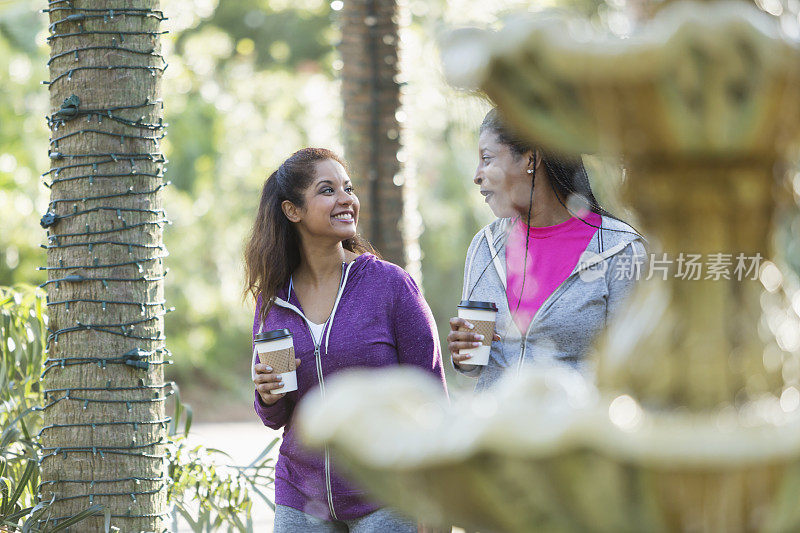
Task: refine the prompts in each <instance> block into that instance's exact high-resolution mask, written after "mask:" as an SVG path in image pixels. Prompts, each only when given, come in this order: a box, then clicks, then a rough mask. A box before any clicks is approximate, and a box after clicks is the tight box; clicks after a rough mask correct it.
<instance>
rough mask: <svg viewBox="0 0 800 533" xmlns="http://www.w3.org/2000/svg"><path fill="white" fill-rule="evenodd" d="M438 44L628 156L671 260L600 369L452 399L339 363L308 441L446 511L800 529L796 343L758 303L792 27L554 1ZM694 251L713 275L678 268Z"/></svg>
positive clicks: (310, 418)
mask: <svg viewBox="0 0 800 533" xmlns="http://www.w3.org/2000/svg"><path fill="white" fill-rule="evenodd" d="M444 59H445V67H446V71H447V72H448V75H449V77H450V79H451V81H452V82H453V83H455V84H458V85H468V86H477V87H480V88H481V89H483V90H485V91H486V92H487V93H488V94H489V96H490V97H491V98H492V99H493V100H494V101H495V102H497V104H498V106H499V107H500V109H501V110H502V111H503V113H504V115H505V116H506V117H507V119H508V120H509V121H511V122H513V124H514V125H515V126H516V127H517V128H518V129H519V130H520V131H521V132H523V133H524V134H525V135H526V136H527V137H528V138H530V139H531V140H532V141H534V142H535V143H538V144H540V145H542V146H545V147H548V148H550V149H554V150H560V151H563V152H569V153H586V152H592V153H606V154H616V155H620V156H622V157H624V160H625V162H626V169H627V178H626V180H625V186H624V191H623V193H624V196H625V197H626V200H627V201H628V203H629V204H630V205H631V206H633V207H634V208H635V209H636V211H637V213H638V215H639V217H640V220H641V221H642V224H643V229H644V232H645V234H646V235H647V237H648V238H649V239H650V243H651V250H650V251H651V252H654V253H655V254H656V257H657V258H661V259H668V260H669V261H671V263H661V265H663V264H669V265H670V266H669V267H668V268H667V269H665V270H659V272H658V273H657V274H655V275H653V276H652V277H651V279H649V280H647V281H643V282H641V283H640V284H639V286H638V288H637V290H636V291H635V293H634V295H633V296H632V298H631V300H630V303H629V305H628V307H627V309H626V310H625V311H624V312H623V313H622V314H621V315H620V316H619V317H618V319H617V320H616V321H615V322H614V323H613V324H612V325H611V326H610V327H609V329H608V331H607V332H606V333H605V334H604V335H603V337H602V339H600V341H599V342H598V345H597V349H596V353H595V354H593V361H594V367H595V373H594V374H593V375H592V376H590V377H588V378H587V377H584V376H581V375H578V374H577V373H574V372H572V371H570V370H565V369H526V370H525V371H523V372H522V373H521V374H520V375H517V376H509V378H508V380H507V381H506V382H505V383H504V384H503V385H502V386H499V387H497V388H496V389H495V390H493V391H492V392H491V393H489V394H486V395H484V396H477V397H475V398H474V399H472V400H471V401H470V402H468V405H461V404H459V405H452V406H451V405H449V404H448V403H447V402H446V401H445V400H444V399H443V398H441V397H440V393H439V392H438V391H437V389H436V387H435V386H434V385H433V384H431V383H430V382H428V381H427V380H426V379H425V377H424V376H421V375H418V374H417V373H415V372H413V371H412V370H409V369H397V370H394V371H389V372H386V373H385V374H381V375H377V376H376V375H375V374H374V373H355V374H352V375H346V376H345V375H343V376H340V377H339V379H338V380H330V381H329V383H328V386H327V396H326V397H325V398H324V399H323V398H321V397H317V398H315V399H310V400H309V401H308V402H307V403H306V404H305V405H303V406H302V413H301V417H300V424H301V427H302V428H303V431H304V434H305V435H306V438H307V440H308V442H309V443H310V444H311V445H315V446H323V445H325V444H327V445H329V446H330V447H331V449H332V451H333V452H334V454H335V455H336V457H338V458H339V460H340V461H342V462H344V463H345V464H346V465H347V466H348V468H349V469H350V471H351V473H352V475H353V476H354V477H356V478H357V479H358V480H359V481H360V482H361V483H362V484H363V485H364V486H365V487H367V488H368V489H369V490H370V491H371V492H372V493H373V494H374V495H375V496H376V497H377V498H379V499H382V500H383V501H386V502H389V503H391V504H393V505H395V506H397V507H399V508H401V509H404V510H406V511H408V512H410V513H413V514H415V515H416V516H418V517H420V519H423V520H427V521H429V522H432V523H439V524H443V525H446V524H450V523H453V524H458V525H462V526H466V527H472V528H477V529H480V530H481V531H483V532H501V531H548V532H549V531H570V532H571V531H575V532H583V531H597V532H624V531H631V532H634V531H635V532H649V531H703V532H720V531H725V532H739V531H742V532H744V531H800V505H798V503H800V390H799V389H800V361H799V360H798V354H797V353H792V352H790V351H786V350H784V348H785V345H782V344H781V343H780V342H778V340H776V339H775V338H774V337H773V336H771V335H770V328H768V327H766V326H765V322H766V319H765V318H764V317H763V316H762V311H761V305H760V301H761V300H762V298H763V295H762V291H763V285H762V281H765V282H767V281H768V279H767V280H765V277H766V278H769V276H780V272H779V270H778V267H776V266H775V264H774V263H772V262H770V261H769V259H770V258H772V257H773V255H772V252H771V250H770V242H771V241H770V228H771V223H772V219H773V217H774V213H775V210H776V208H777V206H778V205H779V204H780V202H781V201H782V199H785V198H790V193H789V192H788V191H787V190H784V189H783V188H782V185H781V181H780V180H779V179H778V177H779V176H780V174H781V173H782V172H783V171H784V168H785V167H784V165H785V161H786V160H787V157H789V156H792V157H796V156H797V152H796V151H795V150H796V148H797V142H798V140H799V139H800V45H798V43H797V42H795V41H793V40H792V39H791V38H789V37H787V36H786V35H784V34H783V33H782V32H781V31H780V29H779V26H778V24H777V23H776V21H775V20H774V19H772V18H771V17H770V16H768V15H766V14H764V13H763V12H761V11H759V10H758V9H757V8H756V7H754V6H752V5H750V4H747V3H744V2H720V3H675V4H670V5H667V6H666V7H664V8H663V9H660V10H659V11H658V13H657V14H656V15H655V16H654V17H653V19H652V20H650V21H649V22H647V23H645V24H644V25H642V26H641V27H639V28H637V29H636V30H635V31H634V32H633V33H631V34H630V35H629V36H627V37H626V38H619V37H614V36H611V35H605V34H599V33H598V32H597V31H596V30H594V29H592V27H591V26H590V25H588V24H586V23H583V22H581V21H576V20H567V19H553V18H546V17H541V18H539V19H538V20H533V19H518V20H517V21H516V22H515V23H513V24H510V25H508V26H507V27H506V28H505V29H504V30H503V31H501V32H498V33H490V32H476V31H467V32H460V33H456V34H454V35H453V37H452V39H451V40H450V41H449V43H448V46H447V47H446V49H445V51H444ZM662 254H666V255H662ZM689 254H695V255H700V256H701V258H702V260H703V261H704V263H703V264H704V265H705V268H702V267H701V268H702V270H701V273H700V276H699V279H692V278H693V277H694V276H692V277H689V279H687V276H686V272H683V273H681V272H680V271H678V270H676V268H680V266H682V267H683V268H686V267H687V265H686V264H685V263H681V262H680V261H681V259H680V258H683V259H684V260H685V259H686V258H687V256H688V255H689ZM709 261H711V262H713V263H714V264H715V265H717V266H716V267H714V268H713V269H712V270H708V269H709V268H710V267H708V262H709ZM679 264H680V266H679ZM721 266H727V267H728V268H727V270H724V269H722V268H721ZM654 272H655V271H654ZM721 272H722V273H721ZM726 273H727V275H726Z"/></svg>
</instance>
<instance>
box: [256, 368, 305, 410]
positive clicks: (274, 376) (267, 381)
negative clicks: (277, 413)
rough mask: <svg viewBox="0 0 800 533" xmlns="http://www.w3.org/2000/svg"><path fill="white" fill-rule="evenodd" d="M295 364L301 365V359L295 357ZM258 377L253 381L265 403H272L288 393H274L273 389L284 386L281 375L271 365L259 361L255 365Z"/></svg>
mask: <svg viewBox="0 0 800 533" xmlns="http://www.w3.org/2000/svg"><path fill="white" fill-rule="evenodd" d="M294 361H295V366H296V367H298V366H300V359H295V360H294ZM255 371H256V377H255V379H253V383H255V385H256V390H257V391H258V395H259V396H261V401H262V402H264V404H265V405H272V404H274V403H275V402H277V401H278V400H280V399H281V398H283V397H284V396H286V393H285V392H283V393H273V392H272V391H273V390H276V389H280V388H282V387H283V386H284V383H283V380H282V378H281V375H280V374H278V373H277V372H275V371H274V370H273V368H272V367H270V366H269V365H265V364H264V363H258V364H256V366H255Z"/></svg>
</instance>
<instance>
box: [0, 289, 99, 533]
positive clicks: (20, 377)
mask: <svg viewBox="0 0 800 533" xmlns="http://www.w3.org/2000/svg"><path fill="white" fill-rule="evenodd" d="M44 307H45V304H44V293H43V292H42V291H41V290H39V289H37V288H35V287H32V286H30V285H18V286H16V287H13V288H11V287H0V342H1V343H2V344H0V351H2V356H3V357H2V363H0V365H2V366H0V401H2V405H1V406H0V431H2V432H0V495H2V500H0V527H6V528H8V529H9V530H11V531H17V530H19V531H24V532H31V533H37V532H38V533H54V532H56V531H63V530H65V529H66V528H67V527H69V526H70V525H74V524H77V523H78V522H80V521H82V520H84V519H85V518H88V517H89V516H93V515H95V514H98V513H105V514H106V516H107V518H106V523H107V524H108V523H109V521H110V514H109V513H108V512H107V511H105V510H104V509H103V507H102V506H100V505H94V506H91V507H89V508H87V509H85V510H84V511H82V512H81V513H79V514H77V515H75V516H73V517H71V518H70V519H68V520H64V521H62V522H60V523H59V524H57V525H54V524H51V523H50V522H49V521H48V515H47V505H46V503H42V502H38V501H37V494H38V486H39V463H38V459H39V455H38V451H39V449H38V447H37V438H36V434H37V432H38V430H39V429H40V427H41V419H40V417H39V415H38V413H37V411H35V408H36V407H37V406H39V405H41V404H42V393H41V387H40V383H39V376H40V375H41V373H42V368H43V365H44V357H45V355H44V339H45V338H46V324H47V316H46V315H45V313H44ZM106 531H108V527H107V528H106Z"/></svg>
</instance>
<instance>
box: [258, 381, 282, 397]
mask: <svg viewBox="0 0 800 533" xmlns="http://www.w3.org/2000/svg"><path fill="white" fill-rule="evenodd" d="M281 387H283V382H280V381H278V382H275V381H271V382H269V383H259V384H258V385H256V390H258V392H260V393H261V394H268V393H269V391H272V390H275V389H280V388H281Z"/></svg>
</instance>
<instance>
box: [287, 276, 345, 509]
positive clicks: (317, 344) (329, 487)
mask: <svg viewBox="0 0 800 533" xmlns="http://www.w3.org/2000/svg"><path fill="white" fill-rule="evenodd" d="M353 263H354V261H353V262H350V263H349V264H348V265H347V267H346V268H345V266H344V264H342V282H341V285H340V287H339V292H338V294H337V295H336V301H335V302H334V304H333V310H331V315H330V316H329V317H328V320H326V321H325V327H323V328H322V335H320V339H319V341H317V339H315V338H314V333H313V332H312V331H311V326H309V325H308V323H309V320H308V318H306V316H305V315H304V314H303V312H302V311H300V309H299V308H297V307H296V306H295V305H292V304H290V303H289V302H288V300H289V298H290V297H291V288H292V283H291V278H290V280H289V294H288V295H287V297H286V300H287V301H286V302H284V301H282V300H280V299H278V298H276V299H275V303H276V304H277V305H279V306H280V307H284V308H287V309H291V310H292V311H294V312H295V313H297V314H298V315H300V317H301V318H302V319H303V322H305V324H306V328H307V329H308V334H309V335H310V336H311V340H312V342H313V344H314V362H315V365H316V369H317V381H318V382H319V390H320V393H321V394H322V398H323V399H324V398H325V378H324V377H323V374H322V355H321V347H322V337H325V353H326V354H327V351H328V350H327V348H328V346H327V345H328V339H329V338H330V329H331V327H332V324H333V319H334V316H335V315H336V310H337V308H338V307H339V300H341V298H342V294H343V293H344V287H345V284H346V283H347V277H348V276H349V274H350V268H351V267H352V266H353ZM324 464H325V491H326V493H327V497H328V510H329V511H330V513H331V517H332V518H333V519H334V520H338V517H337V516H336V510H335V509H334V508H333V484H332V482H331V458H330V451H329V449H328V446H327V445H325V455H324Z"/></svg>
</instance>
